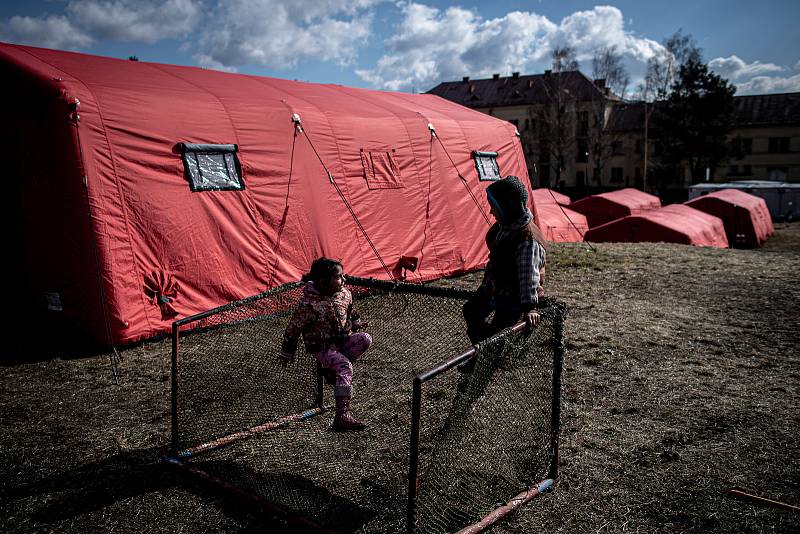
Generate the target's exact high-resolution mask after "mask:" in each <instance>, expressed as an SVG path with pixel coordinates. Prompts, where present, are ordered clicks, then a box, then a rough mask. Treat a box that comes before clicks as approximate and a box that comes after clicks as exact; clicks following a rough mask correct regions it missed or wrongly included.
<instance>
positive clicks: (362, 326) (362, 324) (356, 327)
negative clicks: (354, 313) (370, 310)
mask: <svg viewBox="0 0 800 534" xmlns="http://www.w3.org/2000/svg"><path fill="white" fill-rule="evenodd" d="M352 326H353V332H362V331H364V330H366V328H367V327H368V326H369V323H368V322H366V321H362V320H361V319H355V320H354V321H353V325H352Z"/></svg>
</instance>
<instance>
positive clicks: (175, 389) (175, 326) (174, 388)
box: [172, 322, 180, 454]
mask: <svg viewBox="0 0 800 534" xmlns="http://www.w3.org/2000/svg"><path fill="white" fill-rule="evenodd" d="M179 331H180V328H179V327H178V323H177V322H174V323H172V454H178V342H179V341H178V335H179Z"/></svg>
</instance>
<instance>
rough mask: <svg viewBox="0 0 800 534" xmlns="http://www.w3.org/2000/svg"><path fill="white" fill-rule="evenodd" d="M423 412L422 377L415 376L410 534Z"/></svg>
mask: <svg viewBox="0 0 800 534" xmlns="http://www.w3.org/2000/svg"><path fill="white" fill-rule="evenodd" d="M421 414H422V379H420V377H419V376H415V377H414V390H413V395H412V398H411V447H410V449H411V451H410V454H409V461H408V466H409V467H408V510H407V512H408V517H407V525H406V530H407V532H408V533H409V534H410V533H411V532H413V531H414V517H415V515H416V506H417V491H418V490H419V486H418V484H417V482H418V480H417V479H418V476H419V471H418V470H419V427H420V417H421Z"/></svg>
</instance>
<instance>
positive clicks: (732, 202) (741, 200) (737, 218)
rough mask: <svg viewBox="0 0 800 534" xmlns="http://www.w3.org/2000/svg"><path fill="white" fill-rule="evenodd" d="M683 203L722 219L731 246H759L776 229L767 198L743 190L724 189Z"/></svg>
mask: <svg viewBox="0 0 800 534" xmlns="http://www.w3.org/2000/svg"><path fill="white" fill-rule="evenodd" d="M685 204H686V205H687V206H691V207H692V208H694V209H698V210H700V211H703V212H705V213H708V214H710V215H714V216H715V217H719V218H720V219H722V222H723V223H724V224H725V233H726V234H727V235H728V243H730V244H731V245H732V246H734V247H742V248H753V247H760V246H761V245H762V244H764V241H766V240H767V239H769V237H770V236H771V235H772V234H773V232H774V231H775V230H774V227H773V226H772V217H771V216H770V214H769V209H768V208H767V203H766V201H765V200H764V199H763V198H760V197H757V196H755V195H750V194H748V193H745V192H744V191H739V190H737V189H723V190H721V191H715V192H713V193H709V194H707V195H704V196H702V197H698V198H695V199H692V200H690V201H689V202H686V203H685Z"/></svg>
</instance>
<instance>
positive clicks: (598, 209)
mask: <svg viewBox="0 0 800 534" xmlns="http://www.w3.org/2000/svg"><path fill="white" fill-rule="evenodd" d="M569 207H570V209H572V210H574V211H577V212H578V213H583V214H584V215H586V219H587V220H588V221H589V227H590V228H594V227H595V226H600V225H601V224H605V223H607V222H609V221H613V220H614V219H619V218H620V217H626V216H628V215H639V214H641V213H643V212H645V211H647V210H653V209H658V208H660V207H661V200H659V198H658V197H657V196H655V195H651V194H649V193H645V192H643V191H639V190H638V189H634V188H632V187H627V188H625V189H619V190H617V191H611V192H609V193H602V194H600V195H592V196H590V197H586V198H582V199H580V200H577V201H575V202H573V203H572V204H570V205H569Z"/></svg>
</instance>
